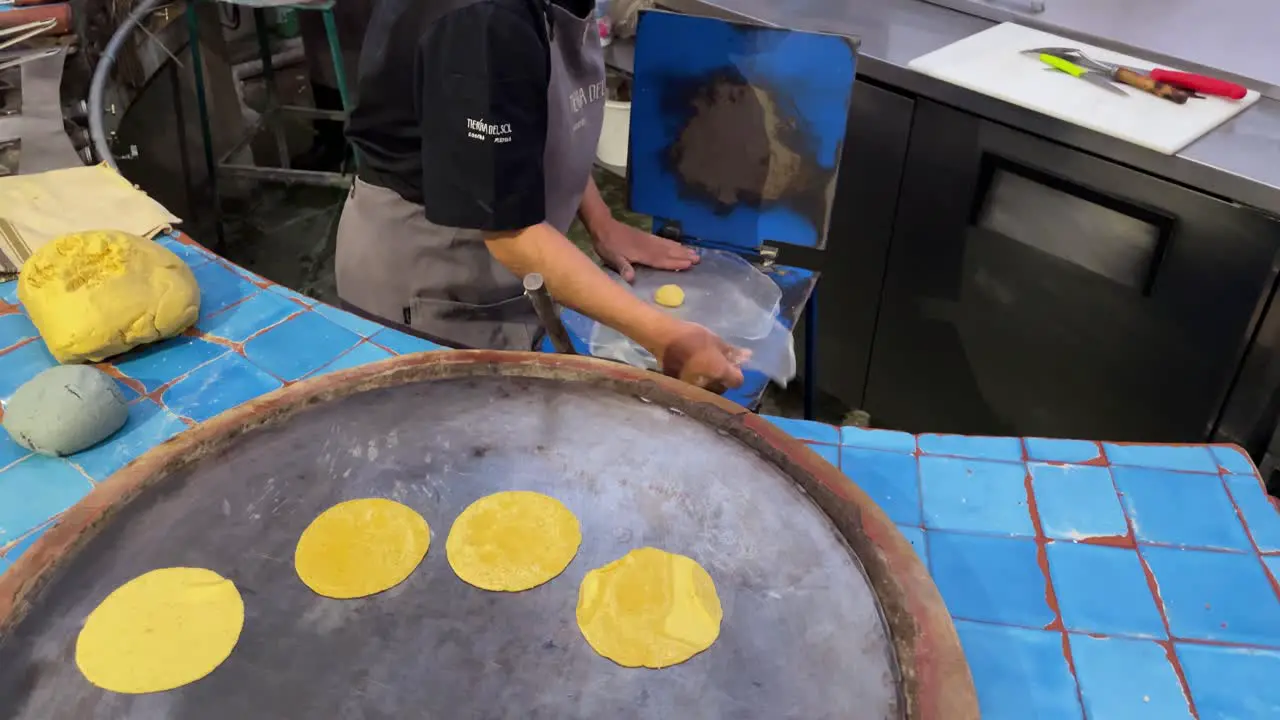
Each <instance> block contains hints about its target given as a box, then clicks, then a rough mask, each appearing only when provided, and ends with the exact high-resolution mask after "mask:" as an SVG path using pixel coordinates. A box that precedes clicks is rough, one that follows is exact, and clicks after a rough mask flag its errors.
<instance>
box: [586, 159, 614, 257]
mask: <svg viewBox="0 0 1280 720" xmlns="http://www.w3.org/2000/svg"><path fill="white" fill-rule="evenodd" d="M578 219H579V220H581V221H582V225H583V227H585V228H586V229H587V233H588V234H589V235H591V240H592V242H594V243H599V242H600V237H601V236H603V235H605V234H606V233H608V232H609V229H610V228H611V227H612V225H613V223H615V222H617V221H616V220H614V219H613V211H611V210H610V209H609V205H608V204H606V203H605V201H604V197H603V196H602V195H600V188H599V187H596V179H595V178H594V177H592V176H591V175H587V188H586V189H585V190H583V191H582V202H581V203H579V204H578Z"/></svg>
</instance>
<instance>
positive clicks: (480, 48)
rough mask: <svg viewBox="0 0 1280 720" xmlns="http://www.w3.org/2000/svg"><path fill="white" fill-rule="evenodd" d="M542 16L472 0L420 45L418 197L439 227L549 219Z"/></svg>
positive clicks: (490, 227) (500, 226)
mask: <svg viewBox="0 0 1280 720" xmlns="http://www.w3.org/2000/svg"><path fill="white" fill-rule="evenodd" d="M536 22H542V21H541V19H537V18H534V17H533V16H532V15H531V14H530V15H522V14H521V13H520V11H518V10H514V9H511V8H507V7H503V6H500V5H497V4H495V3H490V2H478V3H473V4H471V5H468V6H466V7H463V8H460V9H458V10H454V11H452V12H449V13H447V14H446V15H444V16H443V17H441V18H440V19H439V20H437V21H436V22H435V23H434V24H433V27H432V29H431V30H430V31H429V32H428V33H427V34H426V36H425V37H423V39H422V41H421V43H420V44H419V58H418V63H419V66H418V76H419V78H420V79H421V82H420V83H419V87H420V88H421V92H422V96H421V97H420V98H418V102H417V108H418V117H419V122H420V125H421V130H422V197H423V206H424V207H425V209H426V215H427V219H428V220H430V221H431V222H433V223H435V224H437V225H444V226H448V227H458V228H467V229H475V230H485V231H508V230H519V229H522V228H526V227H529V226H531V225H536V224H538V223H540V222H542V221H543V220H545V219H546V203H545V200H544V194H545V189H544V187H543V168H542V153H543V149H544V146H545V144H546V139H547V83H548V80H549V75H548V67H547V66H548V56H547V48H546V45H545V44H544V41H543V37H542V35H541V33H540V27H539V26H538V25H537V24H535V23H536Z"/></svg>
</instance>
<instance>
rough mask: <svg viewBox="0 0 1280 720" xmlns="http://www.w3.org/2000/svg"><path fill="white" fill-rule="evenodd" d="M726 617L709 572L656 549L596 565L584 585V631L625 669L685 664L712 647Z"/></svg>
mask: <svg viewBox="0 0 1280 720" xmlns="http://www.w3.org/2000/svg"><path fill="white" fill-rule="evenodd" d="M722 618H723V612H722V611H721V609H720V598H719V597H718V596H717V595H716V586H715V583H714V582H713V581H712V580H711V576H710V575H709V574H707V571H706V570H704V569H702V566H701V565H699V564H698V563H696V562H694V561H693V560H692V559H690V558H687V557H685V556H683V555H676V554H674V553H669V552H665V551H663V550H658V549H655V548H640V549H639V550H632V551H631V552H629V553H627V554H626V555H624V556H623V557H621V558H619V559H618V560H614V561H613V562H611V563H609V564H608V565H605V566H604V567H601V568H596V569H595V570H592V571H591V572H589V573H587V576H586V577H584V578H583V579H582V586H581V587H580V588H579V589H578V628H579V629H580V630H581V631H582V636H583V637H585V638H586V639H587V643H588V644H590V645H591V647H592V649H593V650H595V651H596V652H598V653H600V654H601V655H603V656H605V657H607V658H609V659H610V660H612V661H614V662H616V663H618V664H619V665H622V666H623V667H647V668H664V667H669V666H671V665H679V664H680V663H682V662H684V661H685V660H688V659H689V658H691V657H693V656H694V655H697V654H698V653H700V652H702V651H703V650H706V649H707V648H709V647H711V644H712V643H714V642H715V641H716V638H717V637H719V636H720V620H721V619H722Z"/></svg>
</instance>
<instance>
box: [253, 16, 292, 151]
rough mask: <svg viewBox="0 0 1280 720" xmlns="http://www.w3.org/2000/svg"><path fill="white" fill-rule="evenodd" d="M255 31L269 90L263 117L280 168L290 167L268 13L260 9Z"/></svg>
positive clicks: (254, 24)
mask: <svg viewBox="0 0 1280 720" xmlns="http://www.w3.org/2000/svg"><path fill="white" fill-rule="evenodd" d="M253 30H254V34H255V35H257V38H258V55H259V57H260V58H261V60H262V82H263V84H264V85H265V86H266V90H267V108H266V110H263V112H262V117H263V119H264V120H265V121H266V123H267V126H268V127H269V128H270V129H271V134H272V135H273V136H274V137H275V139H276V153H277V154H278V155H279V156H280V167H282V168H286V169H287V168H288V167H289V145H288V143H287V142H286V141H285V138H284V128H283V127H281V126H280V123H278V122H276V118H275V114H276V108H277V107H279V105H280V101H279V99H278V98H277V97H276V73H275V68H273V67H272V66H271V39H270V38H269V37H267V12H266V11H265V10H263V9H262V8H260V7H256V8H254V9H253Z"/></svg>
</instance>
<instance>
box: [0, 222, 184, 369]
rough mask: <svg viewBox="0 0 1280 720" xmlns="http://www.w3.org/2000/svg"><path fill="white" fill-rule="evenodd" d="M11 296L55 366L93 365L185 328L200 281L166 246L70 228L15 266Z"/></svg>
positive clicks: (111, 232)
mask: <svg viewBox="0 0 1280 720" xmlns="http://www.w3.org/2000/svg"><path fill="white" fill-rule="evenodd" d="M18 299H19V300H21V301H22V305H23V306H24V307H25V308H26V310H27V315H28V316H30V318H31V323H32V324H33V325H35V326H36V329H37V330H39V331H40V337H41V338H43V339H44V343H45V345H47V346H49V353H50V354H52V355H53V357H54V358H55V359H56V360H57V361H58V362H60V363H82V362H86V361H87V362H101V361H102V360H105V359H107V358H109V357H111V356H113V355H119V354H120V353H123V352H126V351H128V350H132V349H133V348H135V347H137V346H139V345H144V344H146V343H152V342H155V341H157V340H163V339H165V338H170V337H173V336H175V335H177V334H179V333H181V332H182V331H183V330H186V329H187V328H188V327H191V325H193V324H194V323H195V321H196V318H197V317H198V316H199V315H200V286H199V285H198V284H197V283H196V278H195V276H194V275H192V274H191V268H189V267H187V265H186V263H184V262H183V261H182V258H179V257H178V256H177V255H175V254H174V253H173V252H172V251H171V250H169V249H168V248H166V247H164V246H162V245H160V244H158V243H155V242H152V241H151V240H147V239H146V238H143V237H139V236H137V235H130V234H128V233H123V232H119V231H116V230H93V231H90V232H78V233H71V234H69V235H63V236H62V237H60V238H57V239H56V240H53V241H51V242H49V243H47V244H46V245H44V246H43V247H41V248H40V249H39V250H36V251H35V253H34V254H32V256H31V257H30V258H29V259H28V260H27V261H26V262H25V263H24V264H23V265H22V271H21V273H19V275H18Z"/></svg>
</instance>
